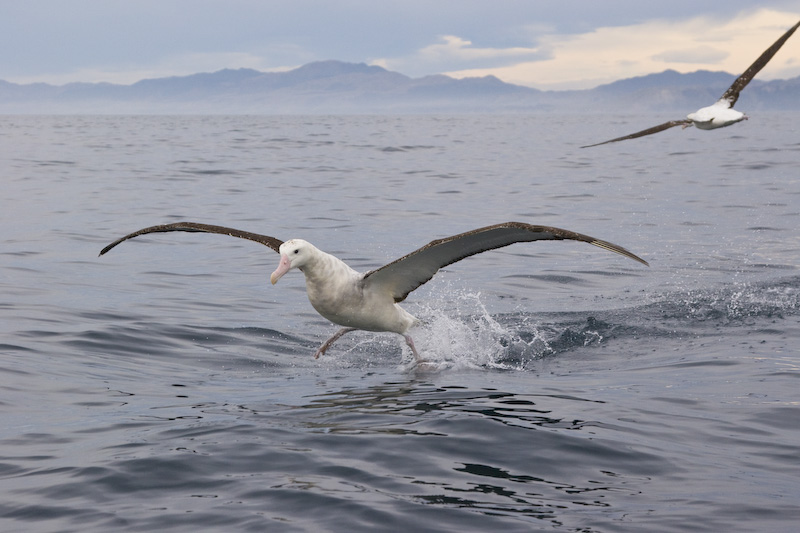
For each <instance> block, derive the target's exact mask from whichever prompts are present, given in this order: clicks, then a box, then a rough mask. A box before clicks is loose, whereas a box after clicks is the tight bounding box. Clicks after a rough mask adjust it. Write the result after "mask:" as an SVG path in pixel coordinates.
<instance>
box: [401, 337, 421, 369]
mask: <svg viewBox="0 0 800 533" xmlns="http://www.w3.org/2000/svg"><path fill="white" fill-rule="evenodd" d="M403 338H405V339H406V344H408V347H409V348H411V353H413V354H414V358H415V359H416V360H417V363H422V362H424V361H425V360H424V359H423V358H422V357H420V356H419V354H418V353H417V348H416V347H415V346H414V340H413V339H412V338H411V335H403Z"/></svg>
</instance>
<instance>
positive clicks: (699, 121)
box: [581, 22, 800, 148]
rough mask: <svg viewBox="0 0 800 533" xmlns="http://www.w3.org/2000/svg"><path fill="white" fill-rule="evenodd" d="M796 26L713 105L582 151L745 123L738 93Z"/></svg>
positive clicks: (768, 49) (745, 118)
mask: <svg viewBox="0 0 800 533" xmlns="http://www.w3.org/2000/svg"><path fill="white" fill-rule="evenodd" d="M798 26H800V22H798V23H797V24H795V25H794V26H792V27H791V28H789V29H788V30H787V31H786V33H784V34H783V35H782V36H781V38H780V39H778V40H777V41H775V42H774V43H773V45H772V46H770V47H769V48H767V49H766V50H765V51H764V53H763V54H761V55H760V56H759V58H758V59H756V60H755V62H754V63H753V64H752V65H750V66H749V67H748V69H747V70H745V71H744V73H743V74H742V75H741V76H739V77H738V78H736V81H734V82H733V85H731V86H730V87H728V90H727V91H725V93H724V94H723V95H722V97H720V99H719V100H717V101H716V102H714V103H713V104H712V105H710V106H707V107H703V108H702V109H698V110H697V111H695V112H694V113H689V114H688V115H687V116H686V118H685V119H682V120H670V121H668V122H664V123H663V124H659V125H658V126H653V127H652V128H647V129H646V130H642V131H637V132H636V133H631V134H630V135H625V136H623V137H617V138H616V139H611V140H610V141H603V142H601V143H597V144H589V145H586V146H581V148H591V147H592V146H600V145H601V144H608V143H614V142H617V141H625V140H627V139H636V138H637V137H644V136H645V135H651V134H653V133H658V132H660V131H664V130H667V129H669V128H672V127H675V126H681V127H682V128H681V129H684V128H688V127H689V126H695V127H697V128H698V129H701V130H715V129H717V128H724V127H725V126H730V125H731V124H736V123H737V122H741V121H742V120H747V115H745V114H744V113H742V112H741V111H736V110H735V109H733V105H734V104H735V103H736V100H738V99H739V93H740V92H741V91H742V89H744V88H745V87H747V84H748V83H750V80H752V79H753V78H754V77H755V75H756V74H758V72H759V71H760V70H761V69H762V68H764V65H766V64H767V63H769V60H770V59H772V56H774V55H775V54H776V53H777V52H778V50H780V49H781V46H783V43H785V42H786V40H787V39H788V38H789V37H791V36H792V34H793V33H794V31H795V30H796V29H797V27H798Z"/></svg>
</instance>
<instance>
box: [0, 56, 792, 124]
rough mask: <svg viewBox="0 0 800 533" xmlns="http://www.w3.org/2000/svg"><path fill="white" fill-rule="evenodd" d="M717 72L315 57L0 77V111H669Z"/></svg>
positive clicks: (708, 89) (765, 97) (775, 88)
mask: <svg viewBox="0 0 800 533" xmlns="http://www.w3.org/2000/svg"><path fill="white" fill-rule="evenodd" d="M734 78H735V76H733V75H731V74H727V73H724V72H708V71H698V72H694V73H691V74H679V73H677V72H675V71H665V72H662V73H659V74H651V75H648V76H641V77H636V78H630V79H625V80H619V81H616V82H614V83H610V84H608V85H602V86H600V87H596V88H594V89H591V90H584V91H539V90H536V89H531V88H527V87H521V86H518V85H512V84H509V83H504V82H502V81H500V80H499V79H497V78H495V77H493V76H487V77H483V78H467V79H461V80H457V79H454V78H450V77H448V76H442V75H437V76H426V77H423V78H410V77H408V76H405V75H403V74H400V73H397V72H391V71H388V70H386V69H383V68H381V67H377V66H368V65H365V64H363V63H362V64H354V63H343V62H340V61H321V62H316V63H310V64H308V65H304V66H302V67H299V68H297V69H294V70H291V71H288V72H280V73H275V72H259V71H256V70H251V69H238V70H230V69H225V70H220V71H218V72H214V73H203V74H193V75H191V76H178V77H169V78H159V79H148V80H142V81H139V82H137V83H134V84H131V85H115V84H110V83H70V84H66V85H61V86H55V85H47V84H43V83H36V84H27V85H20V84H15V83H9V82H5V81H1V80H0V113H4V114H14V113H255V114H257V113H270V114H274V113H417V112H420V113H424V112H537V111H554V112H555V111H557V112H576V111H577V112H583V111H593V110H595V111H601V112H602V111H625V110H630V111H631V112H642V111H672V110H675V111H678V112H680V113H681V114H685V113H687V112H689V111H693V110H695V109H696V108H698V107H702V106H704V105H708V104H710V103H712V102H714V101H715V100H716V99H717V98H719V96H720V95H721V94H722V93H723V92H724V91H725V89H726V88H727V87H728V86H729V85H730V83H731V82H732V81H733V80H734ZM737 108H740V109H743V110H778V109H785V108H789V109H795V110H797V109H800V78H794V79H791V80H775V81H771V82H762V81H760V80H758V79H756V80H754V81H753V82H752V83H751V84H750V85H749V86H748V87H747V89H746V90H745V91H743V93H742V96H741V98H740V100H739V103H737Z"/></svg>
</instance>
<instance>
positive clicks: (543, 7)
mask: <svg viewBox="0 0 800 533" xmlns="http://www.w3.org/2000/svg"><path fill="white" fill-rule="evenodd" d="M0 6H1V7H0V50H2V53H0V79H3V80H6V81H13V82H17V83H28V82H34V81H43V82H48V83H54V84H63V83H67V82H72V81H87V82H97V81H108V82H113V83H125V84H127V83H133V82H135V81H138V80H140V79H144V78H154V77H163V76H172V75H186V74H193V73H196V72H213V71H216V70H220V69H223V68H240V67H248V68H254V69H257V70H262V71H276V70H288V69H290V68H295V67H298V66H300V65H303V64H306V63H309V62H311V61H318V60H325V59H338V60H341V61H348V62H357V63H361V62H363V63H368V64H374V65H380V66H383V67H385V68H387V69H389V70H394V71H397V72H401V73H403V74H406V75H408V76H412V77H420V76H424V75H428V74H449V75H451V76H454V77H464V76H484V75H488V74H493V75H495V76H497V77H498V78H500V79H502V80H503V81H506V82H509V83H516V84H519V85H526V86H529V87H536V88H539V89H582V88H589V87H594V86H596V85H599V84H602V83H608V82H610V81H614V80H616V79H620V78H627V77H631V76H639V75H644V74H649V73H653V72H661V71H663V70H666V69H674V70H677V71H679V72H692V71H695V70H698V69H707V70H723V71H726V72H730V73H731V74H740V73H741V72H742V71H743V70H744V69H745V68H747V67H748V66H749V65H750V63H751V62H752V61H753V60H755V58H756V57H758V55H759V54H760V53H761V52H762V51H764V50H765V49H766V48H767V47H768V46H769V45H771V44H772V43H773V42H774V41H775V40H776V39H777V38H778V37H780V35H781V34H782V33H783V32H784V31H786V30H787V29H788V28H789V27H791V26H792V25H793V24H795V23H796V22H797V21H798V20H800V0H774V1H772V0H761V1H753V0H747V1H745V0H724V1H723V0H666V1H664V0H662V1H658V2H653V1H647V0H602V1H601V0H491V1H488V0H487V1H477V0H394V1H388V0H281V1H272V0H70V1H64V0H30V1H22V0H19V1H17V0H0ZM795 76H800V31H798V33H797V34H795V35H794V36H793V37H792V39H790V40H789V41H788V42H787V43H786V44H785V45H784V47H783V48H782V49H781V51H780V52H779V53H778V55H776V56H775V58H773V60H772V62H771V63H770V64H769V65H768V66H767V67H766V68H765V69H764V70H763V71H762V72H761V73H760V74H759V75H758V77H759V79H764V80H769V79H775V78H792V77H795Z"/></svg>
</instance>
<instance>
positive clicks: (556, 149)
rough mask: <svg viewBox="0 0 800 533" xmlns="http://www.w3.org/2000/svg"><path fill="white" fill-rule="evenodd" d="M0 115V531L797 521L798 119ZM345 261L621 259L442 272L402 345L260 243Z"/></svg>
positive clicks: (362, 266)
mask: <svg viewBox="0 0 800 533" xmlns="http://www.w3.org/2000/svg"><path fill="white" fill-rule="evenodd" d="M752 115H753V116H752V117H751V119H750V120H749V121H747V122H744V123H740V124H737V125H735V126H733V127H730V128H725V129H723V130H716V131H711V132H704V131H698V130H695V129H693V128H692V129H687V130H684V131H681V130H679V129H673V130H669V131H667V132H663V133H661V134H658V135H653V136H650V137H646V138H642V139H638V140H634V141H626V142H623V143H616V144H612V145H606V146H601V147H596V148H592V149H583V150H582V149H579V148H578V147H579V146H581V145H584V144H589V143H592V142H597V141H600V140H603V139H607V138H610V137H615V136H618V135H622V134H624V133H628V132H630V131H637V130H638V129H641V128H643V127H646V126H649V125H651V124H656V123H659V121H663V120H666V119H669V118H675V117H671V116H663V117H662V116H655V115H652V116H645V115H642V116H634V115H632V116H626V117H611V116H604V115H599V114H598V115H595V116H589V117H578V116H560V115H550V114H544V113H543V114H535V115H518V116H513V115H497V116H485V115H475V116H469V115H465V116H314V117H311V116H309V117H297V116H292V117H275V116H252V117H248V116H235V117H232V116H198V117H187V116H183V117H177V116H176V117H170V116H153V117H147V116H5V117H1V118H2V120H0V171H2V183H3V190H4V193H3V195H2V221H3V230H2V232H0V258H1V259H0V333H1V334H2V337H1V338H0V355H1V356H2V357H1V358H0V409H1V410H2V420H3V423H2V426H0V479H1V480H2V482H1V483H0V530H2V531H4V532H17V531H19V532H23V531H24V532H56V531H57V532H72V531H75V532H77V531H80V532H87V531H98V532H99V531H103V532H105V531H280V532H284V531H285V532H302V531H337V532H338V531H348V532H352V531H442V532H445V531H459V532H466V531H500V530H502V531H580V532H615V531H626V532H627V531H630V532H638V531H652V532H660V531H665V532H666V531H681V532H682V531H710V532H719V531H728V532H730V531H770V532H781V531H786V532H789V531H796V528H797V524H798V521H800V460H798V458H799V457H800V379H798V378H800V348H799V347H798V341H799V340H800V271H799V270H798V266H800V134H799V133H798V130H797V123H798V118H800V116H798V115H797V114H759V113H752ZM179 220H193V221H197V222H205V223H212V224H221V225H227V226H233V227H236V228H239V229H244V230H249V231H254V232H258V233H264V234H268V235H273V236H275V237H278V238H280V239H284V240H285V239H288V238H292V237H301V238H304V239H307V240H309V241H311V242H313V243H315V244H316V245H317V246H319V247H320V248H322V249H324V250H325V251H328V252H330V253H333V254H335V255H337V256H339V257H341V258H342V259H344V260H345V261H347V262H348V263H349V264H351V265H352V266H353V267H354V268H356V269H359V270H367V269H371V268H375V267H377V266H380V265H382V264H385V263H387V262H389V261H391V260H394V259H396V258H397V257H400V256H402V255H404V254H406V253H408V252H410V251H412V250H414V249H416V248H418V247H420V246H422V245H424V244H426V243H427V242H429V241H430V240H432V239H434V238H440V237H443V236H447V235H452V234H455V233H459V232H462V231H466V230H469V229H473V228H476V227H480V226H484V225H489V224H493V223H497V222H502V221H507V220H518V221H524V222H529V223H534V224H546V225H553V226H559V227H563V228H567V229H571V230H574V231H579V232H582V233H588V234H590V235H593V236H595V237H598V238H602V239H606V240H610V241H612V242H615V243H618V244H620V245H622V246H625V247H627V248H628V249H630V250H631V251H633V252H634V253H637V254H639V255H640V256H642V257H644V258H645V259H647V260H648V261H649V262H650V265H651V266H650V267H649V268H647V267H644V266H643V265H640V264H638V263H635V262H633V261H630V260H629V259H626V258H624V257H621V256H618V255H616V254H611V253H608V252H606V251H604V250H601V249H599V248H596V247H593V246H588V245H585V244H583V243H576V242H536V243H526V244H517V245H514V246H511V247H508V248H504V249H501V250H497V251H493V252H488V253H485V254H481V255H479V256H475V257H472V258H469V259H467V260H464V261H462V262H459V263H456V264H454V265H451V266H450V267H448V268H446V269H445V270H444V271H442V272H440V273H439V274H438V275H437V276H436V277H435V278H434V279H433V280H432V281H431V282H429V283H428V284H426V285H424V286H423V287H421V288H419V289H418V290H416V291H415V292H414V293H412V294H411V296H410V297H409V298H408V300H407V301H406V302H405V303H404V307H405V308H407V309H408V310H409V311H411V312H412V313H414V314H416V315H417V316H419V317H420V318H422V319H423V321H424V324H423V326H421V327H420V328H419V329H418V330H417V331H416V332H415V333H414V337H415V341H416V344H417V347H418V348H419V350H420V351H421V352H422V353H423V355H424V356H425V357H426V358H427V359H429V360H430V361H431V363H430V364H428V365H424V366H422V367H419V366H414V365H413V364H412V358H411V355H410V353H409V352H408V350H407V348H405V347H404V343H403V342H402V339H401V338H400V337H399V336H396V335H391V334H374V333H366V332H357V333H353V334H350V335H347V336H345V337H343V338H342V339H340V340H339V341H338V342H337V343H336V344H335V345H334V346H333V347H332V348H331V350H330V351H329V352H328V353H327V354H326V355H325V356H323V357H322V358H321V359H319V360H314V359H313V358H312V354H313V352H314V350H315V349H316V348H317V346H318V345H319V344H320V343H321V342H322V341H323V340H324V339H325V338H327V337H328V336H329V335H331V334H332V333H333V332H334V331H336V329H337V328H338V327H337V326H334V325H332V324H330V323H327V322H326V321H325V320H324V319H322V318H321V317H319V316H318V315H316V313H315V312H314V311H313V309H311V306H310V304H309V303H308V301H307V299H306V297H305V293H304V285H303V279H302V275H301V274H300V273H298V272H291V273H290V274H288V275H287V276H285V277H284V278H283V279H282V280H281V281H280V282H279V283H278V284H277V285H275V286H271V285H270V284H269V281H268V277H269V274H270V272H272V270H273V269H274V268H275V267H276V266H277V258H278V257H277V255H276V254H275V253H274V252H272V251H270V250H269V249H267V248H265V247H263V246H261V245H259V244H257V243H253V242H249V241H243V240H240V239H232V238H230V237H227V236H221V235H209V234H189V233H170V234H156V235H147V236H145V237H140V238H137V239H134V240H131V241H129V242H126V243H124V244H122V245H120V246H119V247H118V248H115V249H114V250H113V251H112V252H110V253H109V254H107V255H105V256H102V257H98V252H99V251H100V249H101V248H102V247H103V246H104V245H106V244H108V243H109V242H111V241H113V240H114V239H116V238H117V237H120V236H122V235H124V234H127V233H129V232H131V231H134V230H136V229H139V228H142V227H145V226H149V225H153V224H160V223H167V222H175V221H179Z"/></svg>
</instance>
